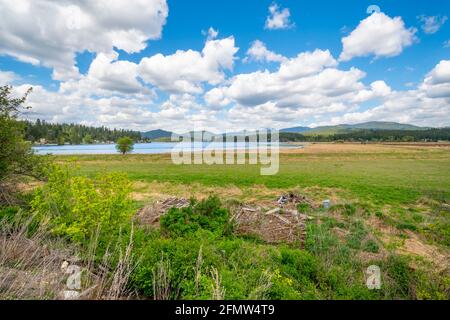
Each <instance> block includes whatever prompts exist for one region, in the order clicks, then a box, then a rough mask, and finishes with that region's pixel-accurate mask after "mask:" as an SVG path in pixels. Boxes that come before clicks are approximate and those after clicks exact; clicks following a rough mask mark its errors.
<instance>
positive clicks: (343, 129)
mask: <svg viewBox="0 0 450 320" xmlns="http://www.w3.org/2000/svg"><path fill="white" fill-rule="evenodd" d="M427 129H430V128H425V127H418V126H414V125H411V124H402V123H397V122H384V121H371V122H364V123H358V124H339V125H336V126H322V127H316V128H308V127H295V128H288V129H282V130H280V131H281V132H290V133H302V134H305V135H331V134H338V133H349V132H353V131H358V130H427Z"/></svg>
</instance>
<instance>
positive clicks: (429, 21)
mask: <svg viewBox="0 0 450 320" xmlns="http://www.w3.org/2000/svg"><path fill="white" fill-rule="evenodd" d="M417 19H419V21H420V22H421V23H422V30H423V32H425V33H428V34H433V33H436V32H438V31H439V29H440V28H441V27H442V26H443V25H444V23H445V22H446V21H447V20H448V18H447V16H426V15H420V16H418V17H417Z"/></svg>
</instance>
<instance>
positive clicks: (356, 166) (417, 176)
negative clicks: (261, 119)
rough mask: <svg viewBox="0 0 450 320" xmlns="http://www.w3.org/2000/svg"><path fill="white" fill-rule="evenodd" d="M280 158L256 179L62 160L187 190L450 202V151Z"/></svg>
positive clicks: (151, 163)
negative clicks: (324, 191)
mask: <svg viewBox="0 0 450 320" xmlns="http://www.w3.org/2000/svg"><path fill="white" fill-rule="evenodd" d="M311 148H312V152H306V153H290V154H281V155H280V171H279V173H278V174H277V175H274V176H261V175H260V167H259V166H254V165H211V166H208V165H174V164H173V163H172V162H171V159H170V155H127V156H120V155H102V156H76V157H62V156H59V157H58V158H57V159H58V160H59V161H63V162H65V161H73V160H76V163H77V164H78V165H79V168H80V172H81V174H86V175H93V174H96V173H98V172H99V171H120V172H126V173H128V175H129V177H130V178H131V179H132V180H135V181H143V182H152V181H159V182H170V183H175V184H184V185H189V184H192V183H199V184H202V185H206V186H221V187H225V186H236V187H250V186H254V185H264V186H266V187H268V188H277V189H282V188H294V187H300V188H305V187H320V188H338V189H340V190H343V191H346V192H348V193H349V194H350V195H351V196H352V197H354V198H358V199H361V200H369V201H371V202H373V203H376V204H407V203H410V202H414V201H416V200H417V199H419V198H420V197H422V196H427V197H432V198H436V197H438V198H442V199H444V198H446V199H448V198H449V196H450V148H419V147H418V148H402V147H390V148H384V147H380V148H376V147H373V146H370V147H364V146H361V147H359V149H358V148H355V150H349V151H344V152H339V151H338V150H337V148H339V147H338V146H334V145H330V150H329V151H328V152H327V150H326V149H325V150H320V152H314V151H315V149H314V146H313V147H311Z"/></svg>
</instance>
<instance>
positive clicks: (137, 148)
mask: <svg viewBox="0 0 450 320" xmlns="http://www.w3.org/2000/svg"><path fill="white" fill-rule="evenodd" d="M181 145H182V144H181ZM220 145H224V147H225V149H226V150H233V148H236V149H241V150H243V149H245V148H246V149H248V150H256V149H257V144H256V143H244V142H238V143H224V144H222V143H220V142H211V143H206V142H205V143H203V144H202V145H195V146H194V148H193V151H201V150H208V149H213V148H217V147H219V146H220ZM262 145H263V146H264V145H265V146H267V147H268V148H270V143H265V144H262ZM175 146H178V147H179V146H180V144H177V143H174V142H152V143H137V144H135V145H134V151H133V152H132V153H133V154H164V153H170V152H171V151H172V149H173V148H174V147H175ZM185 146H186V147H187V146H189V144H188V143H185ZM280 148H303V146H300V145H291V144H282V143H280ZM33 150H34V151H35V153H36V154H39V155H45V154H54V155H77V154H118V152H117V150H116V145H115V144H84V145H64V146H54V145H44V146H35V147H33Z"/></svg>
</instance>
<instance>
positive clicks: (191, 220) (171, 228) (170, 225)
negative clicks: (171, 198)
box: [161, 196, 230, 237]
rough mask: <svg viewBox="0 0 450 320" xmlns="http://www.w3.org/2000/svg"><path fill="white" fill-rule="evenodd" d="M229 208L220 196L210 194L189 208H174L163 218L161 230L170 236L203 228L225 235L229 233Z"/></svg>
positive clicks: (183, 234)
mask: <svg viewBox="0 0 450 320" xmlns="http://www.w3.org/2000/svg"><path fill="white" fill-rule="evenodd" d="M229 228H230V226H229V223H228V210H226V209H224V208H222V207H221V203H220V200H219V198H218V197H216V196H210V197H209V198H207V199H206V200H203V201H201V202H198V203H195V202H194V203H191V205H190V206H189V207H187V208H181V209H178V208H172V209H170V210H169V212H168V213H167V214H166V215H164V216H163V217H162V218H161V230H162V231H163V232H164V233H165V234H166V235H170V236H177V237H181V236H187V235H190V234H193V233H195V232H196V231H198V230H200V229H203V230H208V231H211V232H213V233H216V234H219V235H223V234H225V233H229V231H230V230H229Z"/></svg>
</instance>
